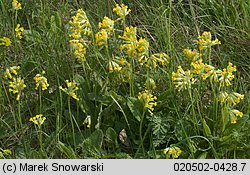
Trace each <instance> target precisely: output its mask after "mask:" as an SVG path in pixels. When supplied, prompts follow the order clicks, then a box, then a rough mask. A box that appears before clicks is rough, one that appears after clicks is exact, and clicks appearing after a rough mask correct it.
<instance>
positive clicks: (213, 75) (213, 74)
mask: <svg viewBox="0 0 250 175" xmlns="http://www.w3.org/2000/svg"><path fill="white" fill-rule="evenodd" d="M204 71H205V72H206V73H203V74H202V78H203V80H206V79H207V78H208V77H210V80H211V81H213V82H219V76H220V75H221V72H222V71H221V70H220V69H218V70H216V69H215V67H213V66H211V65H208V64H205V67H204Z"/></svg>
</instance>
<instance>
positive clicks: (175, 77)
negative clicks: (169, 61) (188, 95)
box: [172, 66, 196, 92]
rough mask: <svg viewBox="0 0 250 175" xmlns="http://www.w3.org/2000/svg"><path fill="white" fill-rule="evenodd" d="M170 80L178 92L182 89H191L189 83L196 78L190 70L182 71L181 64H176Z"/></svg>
mask: <svg viewBox="0 0 250 175" xmlns="http://www.w3.org/2000/svg"><path fill="white" fill-rule="evenodd" d="M172 81H173V83H174V84H175V88H176V89H178V91H179V92H180V91H181V90H183V89H184V90H185V89H191V85H192V84H194V83H195V81H196V79H194V78H193V74H192V73H191V71H190V70H186V71H184V70H183V69H182V67H181V66H178V69H177V71H176V72H173V73H172Z"/></svg>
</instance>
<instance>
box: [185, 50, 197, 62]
mask: <svg viewBox="0 0 250 175" xmlns="http://www.w3.org/2000/svg"><path fill="white" fill-rule="evenodd" d="M183 54H184V55H185V57H186V58H188V59H189V60H192V61H193V62H194V61H196V60H197V59H198V58H199V57H200V54H199V52H198V51H197V50H196V49H194V50H191V49H184V50H183Z"/></svg>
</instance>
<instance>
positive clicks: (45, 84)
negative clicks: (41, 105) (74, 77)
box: [34, 72, 49, 91]
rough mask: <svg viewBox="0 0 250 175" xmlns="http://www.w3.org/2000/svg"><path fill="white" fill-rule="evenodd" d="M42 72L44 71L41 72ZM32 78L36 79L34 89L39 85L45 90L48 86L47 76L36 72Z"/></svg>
mask: <svg viewBox="0 0 250 175" xmlns="http://www.w3.org/2000/svg"><path fill="white" fill-rule="evenodd" d="M43 74H44V72H43ZM34 80H35V81H36V87H35V89H36V90H37V89H38V87H39V86H41V87H42V90H43V91H44V90H46V89H47V88H48V87H49V84H48V82H47V78H46V77H44V76H42V75H41V74H36V76H35V77H34Z"/></svg>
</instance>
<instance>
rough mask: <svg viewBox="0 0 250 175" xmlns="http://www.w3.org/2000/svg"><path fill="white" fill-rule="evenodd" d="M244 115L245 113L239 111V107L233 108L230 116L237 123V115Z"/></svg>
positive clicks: (233, 122)
mask: <svg viewBox="0 0 250 175" xmlns="http://www.w3.org/2000/svg"><path fill="white" fill-rule="evenodd" d="M238 116H239V117H242V116H243V113H242V112H240V111H238V110H237V109H232V110H230V111H229V118H230V121H231V123H232V124H235V123H236V121H237V117H238Z"/></svg>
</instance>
